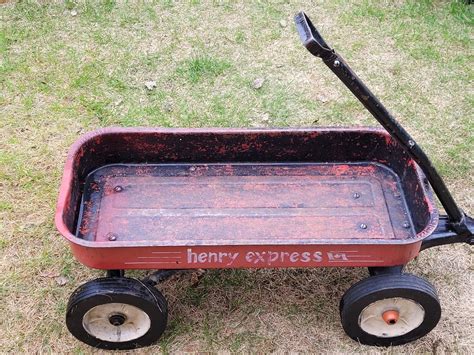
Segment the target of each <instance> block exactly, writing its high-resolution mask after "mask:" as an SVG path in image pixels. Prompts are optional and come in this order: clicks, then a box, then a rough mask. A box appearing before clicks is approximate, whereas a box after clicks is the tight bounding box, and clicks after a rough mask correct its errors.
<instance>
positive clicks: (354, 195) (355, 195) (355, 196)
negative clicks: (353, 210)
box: [352, 192, 360, 199]
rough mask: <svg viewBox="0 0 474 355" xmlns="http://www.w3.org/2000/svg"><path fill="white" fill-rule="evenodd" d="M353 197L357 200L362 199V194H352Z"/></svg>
mask: <svg viewBox="0 0 474 355" xmlns="http://www.w3.org/2000/svg"><path fill="white" fill-rule="evenodd" d="M352 197H353V198H355V199H358V198H359V197H360V193H358V192H354V193H353V194H352Z"/></svg>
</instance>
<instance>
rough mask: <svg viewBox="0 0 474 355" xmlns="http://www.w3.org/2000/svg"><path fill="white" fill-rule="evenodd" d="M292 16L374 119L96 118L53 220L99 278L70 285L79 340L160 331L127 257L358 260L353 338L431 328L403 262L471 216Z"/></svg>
mask: <svg viewBox="0 0 474 355" xmlns="http://www.w3.org/2000/svg"><path fill="white" fill-rule="evenodd" d="M296 25H297V28H298V31H299V34H300V36H301V39H302V41H303V43H304V45H305V46H306V48H307V49H308V50H309V51H310V52H311V53H312V54H313V55H315V56H317V57H321V58H322V60H323V61H324V63H325V64H326V65H327V66H328V67H329V68H330V69H331V70H332V71H333V72H334V73H335V74H336V75H337V76H338V77H339V79H341V80H342V81H343V82H344V84H346V86H347V87H348V88H349V89H350V90H351V91H352V93H353V94H354V95H355V96H356V97H357V98H358V99H359V100H360V101H361V102H362V104H363V105H364V106H365V107H366V108H367V109H368V110H369V111H370V112H371V113H372V114H373V115H374V117H375V118H376V119H377V120H378V121H379V122H380V123H381V124H382V126H383V127H384V128H385V130H383V129H377V128H305V129H159V128H107V129H102V130H98V131H95V132H91V133H88V134H86V135H84V136H83V137H81V138H80V139H79V140H78V141H77V142H76V143H75V144H74V145H73V146H72V148H71V150H70V153H69V156H68V159H67V162H66V166H65V169H64V175H63V179H62V184H61V190H60V195H59V202H58V206H57V213H56V225H57V228H58V230H59V231H60V232H61V234H62V235H63V236H64V237H65V238H66V239H67V240H68V241H69V243H70V246H71V248H72V251H73V253H74V256H75V257H76V258H77V259H78V260H79V261H80V262H81V263H83V264H84V265H86V266H89V267H92V268H97V269H103V270H107V277H104V278H100V279H96V280H92V281H90V282H88V283H86V284H84V285H82V286H80V287H79V288H78V289H77V290H76V291H75V292H74V293H73V294H72V296H71V298H70V300H69V304H68V307H67V316H66V322H67V326H68V328H69V330H70V331H71V333H72V334H73V335H74V336H75V337H77V338H78V339H80V340H82V341H83V342H85V343H87V344H90V345H92V346H96V347H99V348H107V349H128V348H134V347H140V346H145V345H148V344H151V343H153V342H154V341H156V340H157V339H159V337H160V335H161V334H162V333H163V331H164V329H165V327H166V322H167V303H166V300H165V298H164V297H163V295H162V294H161V293H160V292H159V291H158V290H157V289H156V288H155V287H154V285H153V284H151V283H149V282H146V281H144V280H137V279H132V278H127V277H125V276H124V271H125V270H127V269H159V270H182V269H196V268H199V269H201V268H204V269H207V268H279V267H322V266H351V267H353V266H357V267H368V268H369V271H370V275H371V276H370V277H368V278H366V279H364V280H362V281H360V282H358V283H356V284H355V285H354V286H352V287H351V288H350V289H349V290H348V291H347V292H346V294H345V295H344V296H343V298H342V300H341V303H340V314H341V321H342V326H343V328H344V330H345V331H346V333H347V334H348V335H349V336H350V337H352V338H354V339H356V340H358V341H360V342H361V343H363V344H371V345H383V346H388V345H397V344H403V343H406V342H409V341H412V340H415V339H417V338H419V337H421V336H423V335H425V334H427V333H428V332H429V331H430V330H431V329H432V328H433V327H435V326H436V324H437V323H438V320H439V318H440V313H441V307H440V304H439V301H438V298H437V295H436V291H435V289H434V287H433V286H432V285H431V284H430V283H429V282H427V281H426V280H423V279H421V278H419V277H416V276H413V275H409V274H405V273H403V272H402V269H403V266H404V265H405V264H407V263H408V262H409V261H410V260H412V259H413V258H414V257H416V256H417V255H418V253H419V252H420V251H421V250H423V249H426V248H429V247H432V246H436V245H441V244H449V243H457V242H466V243H469V244H472V243H473V231H474V222H473V219H472V218H470V217H468V216H467V215H466V214H465V213H463V211H462V210H461V209H459V207H458V206H457V205H456V203H455V201H454V200H453V198H452V197H451V194H450V193H449V191H448V189H447V187H446V186H445V184H444V183H443V180H442V179H441V177H440V175H439V174H438V173H437V172H436V170H435V169H434V167H433V166H432V164H431V163H430V161H429V159H428V158H427V156H426V155H425V154H424V152H423V151H422V149H421V148H420V147H419V146H418V145H417V144H416V143H415V141H414V140H413V139H412V138H411V137H410V136H409V135H408V133H407V132H406V131H405V130H404V129H403V128H402V127H401V126H400V125H399V124H398V123H397V122H396V121H395V119H394V118H393V117H392V116H391V115H390V114H389V112H388V111H387V110H386V109H385V108H384V106H383V105H382V104H381V103H380V102H379V101H378V99H377V98H376V97H375V96H374V95H373V94H372V93H371V92H370V91H369V89H368V88H367V87H366V86H365V85H364V84H363V83H362V82H361V81H360V79H359V78H358V77H357V76H356V75H355V74H354V72H353V71H352V70H351V69H350V68H349V67H348V65H347V64H346V63H345V61H344V60H343V59H342V58H341V57H340V56H339V55H338V54H337V53H336V52H334V50H332V49H330V47H329V46H328V45H327V44H326V43H325V42H324V40H323V39H322V38H321V36H320V35H319V33H318V32H317V31H316V29H315V28H314V26H313V25H312V23H311V22H310V20H309V19H308V17H307V16H306V15H305V14H304V13H299V14H298V15H297V16H296ZM432 189H433V190H434V192H435V194H436V195H437V196H438V198H439V201H440V202H441V204H442V205H443V207H444V209H445V211H446V213H447V215H442V216H440V215H439V214H438V210H437V207H436V204H435V201H434V198H433V194H432Z"/></svg>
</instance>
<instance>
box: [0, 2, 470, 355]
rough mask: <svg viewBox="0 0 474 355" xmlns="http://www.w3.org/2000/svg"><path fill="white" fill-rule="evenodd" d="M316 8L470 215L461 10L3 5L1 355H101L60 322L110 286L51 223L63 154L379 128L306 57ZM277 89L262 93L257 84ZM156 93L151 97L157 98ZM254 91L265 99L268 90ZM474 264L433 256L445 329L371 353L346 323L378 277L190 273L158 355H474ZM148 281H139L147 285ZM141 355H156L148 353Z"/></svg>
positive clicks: (429, 260)
mask: <svg viewBox="0 0 474 355" xmlns="http://www.w3.org/2000/svg"><path fill="white" fill-rule="evenodd" d="M300 9H304V10H306V11H307V12H308V13H309V15H310V16H312V18H313V20H314V22H315V23H316V24H317V25H318V27H319V28H320V30H321V32H322V33H323V34H324V35H325V37H327V40H328V42H329V43H331V44H333V46H334V47H335V48H337V49H338V50H339V52H340V53H341V54H343V56H345V58H346V59H347V60H348V62H349V63H351V64H352V66H353V68H354V69H355V70H356V72H358V73H359V75H360V76H361V77H362V78H363V79H364V80H366V81H367V83H369V86H370V87H372V88H373V90H374V91H375V92H376V93H377V94H378V95H379V96H380V98H381V99H382V101H383V102H385V103H386V104H387V106H389V107H390V108H391V110H392V112H393V113H395V114H396V116H397V117H399V119H400V121H401V122H402V123H403V124H404V125H405V126H406V128H407V129H408V130H409V131H410V132H412V133H413V135H414V137H415V138H416V139H417V140H418V141H419V142H420V143H421V144H422V145H423V147H424V148H426V150H427V152H428V153H429V154H430V156H431V157H432V158H433V160H434V162H435V164H436V165H437V166H438V167H439V168H440V171H441V172H442V173H443V175H444V176H445V177H446V180H447V183H448V185H449V186H450V188H451V189H452V191H453V192H454V194H455V196H456V198H457V199H458V200H459V202H460V203H461V204H462V206H463V207H464V208H465V209H466V210H467V211H469V212H470V213H471V214H472V213H474V209H473V207H474V206H473V200H472V196H473V193H474V191H473V178H472V176H473V157H474V154H473V144H474V143H473V139H474V133H473V131H474V121H473V120H472V116H473V106H474V95H473V87H472V82H473V79H474V72H473V69H472V68H473V67H472V61H473V55H472V53H473V41H472V36H473V31H472V25H473V9H472V5H471V8H469V5H464V4H463V3H461V2H457V1H451V2H449V1H428V0H424V1H408V2H405V1H394V2H392V1H381V2H377V1H373V2H371V1H354V2H348V1H324V2H323V1H298V2H297V1H275V2H266V1H254V2H251V3H250V2H234V1H225V0H223V1H199V0H193V1H186V2H184V1H183V2H173V1H155V2H146V4H142V3H140V5H138V4H133V3H131V2H130V3H128V4H123V3H119V2H117V3H115V2H114V1H102V2H101V3H100V5H98V4H96V2H92V1H90V2H78V3H76V2H75V1H71V0H67V1H65V2H57V3H53V4H50V5H48V6H43V5H38V3H35V2H32V3H29V2H21V3H18V4H16V5H14V4H7V5H1V6H0V26H1V27H0V55H1V57H0V107H1V111H0V115H1V116H0V248H1V249H0V250H1V252H0V253H1V259H0V298H1V300H2V301H1V302H0V329H1V331H0V333H1V336H0V339H1V340H0V352H8V351H10V352H18V351H24V352H33V351H44V352H55V353H56V352H75V353H89V352H91V351H92V349H91V348H89V347H87V346H85V345H82V344H81V343H79V342H78V341H76V340H75V339H73V338H72V337H71V336H70V335H69V333H68V332H67V330H66V328H65V325H64V312H65V306H66V302H67V299H68V297H69V294H70V293H71V292H72V290H73V289H74V288H76V287H77V286H78V285H79V284H81V283H82V282H85V281H86V280H90V279H92V278H94V277H97V276H99V275H101V274H102V273H100V272H98V271H93V270H89V269H86V268H85V267H83V266H81V265H80V264H78V263H77V262H75V261H74V260H73V258H72V256H71V253H70V252H69V249H68V246H67V245H66V243H65V242H64V240H63V239H62V238H61V237H60V236H59V235H58V233H57V232H56V230H55V227H54V225H53V211H54V208H55V202H56V197H57V191H58V185H59V181H60V177H61V170H62V166H63V163H64V161H65V156H66V152H67V149H68V147H69V146H70V144H71V143H72V142H73V141H74V140H75V139H76V138H77V137H78V136H79V135H80V134H81V133H83V132H86V131H89V130H92V129H95V128H98V127H104V126H110V125H121V126H138V125H140V126H166V127H168V126H169V127H206V126H220V127H260V126H263V127H270V126H323V125H375V124H376V122H375V121H374V120H373V119H372V118H371V117H370V116H369V114H367V113H366V112H365V111H364V110H363V109H362V108H361V105H360V104H359V103H358V102H357V101H356V100H355V99H354V98H353V97H352V96H351V95H350V94H349V92H348V90H347V89H345V88H344V87H343V86H342V84H340V83H339V82H337V81H336V80H335V78H334V77H333V75H332V73H330V72H329V71H328V70H327V68H326V67H325V66H324V65H323V64H322V63H320V62H319V61H315V60H313V58H312V57H310V55H309V54H308V53H307V52H306V51H305V50H304V49H303V48H302V46H301V44H300V43H299V40H298V37H297V34H296V31H295V29H294V26H293V24H292V16H293V14H294V13H295V12H296V11H298V10H300ZM257 79H264V82H263V86H262V87H261V88H259V89H256V88H255V85H254V81H255V80H257ZM147 81H155V82H156V87H154V83H148V86H149V87H150V88H151V89H152V90H148V89H147V88H146V87H145V83H146V82H147ZM257 86H258V85H257ZM472 266H473V264H472V250H471V249H470V248H469V247H467V246H464V245H458V246H447V247H442V248H438V249H433V250H429V251H427V252H424V253H423V254H422V255H421V256H420V257H419V258H418V259H417V260H415V261H413V262H412V263H411V264H410V265H409V266H408V270H409V271H410V272H413V273H415V274H417V275H420V276H424V277H426V278H428V279H429V280H431V281H432V282H433V283H434V285H435V286H436V287H437V288H438V290H439V294H440V299H441V302H442V304H443V307H444V313H443V315H442V319H441V321H440V323H439V325H438V326H437V328H436V329H435V330H434V331H433V332H431V334H429V335H428V336H426V337H425V338H423V339H421V340H419V341H417V342H415V343H413V344H410V345H406V346H402V347H398V348H396V349H388V350H383V349H376V348H368V347H364V346H361V345H358V344H357V343H356V342H354V341H352V340H350V339H349V338H347V337H346V336H345V335H344V333H343V331H342V329H341V326H340V324H339V319H338V318H339V316H338V311H337V309H338V307H337V305H338V302H339V298H340V297H341V295H342V294H343V292H344V291H345V290H346V289H347V288H348V287H349V286H350V285H351V284H352V283H354V282H355V281H357V280H359V279H361V278H363V277H364V276H365V275H366V271H365V270H362V269H361V270H358V269H357V270H356V269H316V270H260V271H254V270H249V271H247V270H228V271H211V272H209V273H208V274H206V275H205V276H204V278H203V279H202V280H201V281H200V283H198V284H195V278H196V275H193V274H189V275H184V276H179V277H178V278H175V279H172V280H170V281H168V282H166V283H165V284H164V285H163V287H162V290H163V292H164V294H165V295H166V296H167V297H168V299H169V303H170V308H171V313H170V324H169V328H168V331H167V332H166V333H165V336H164V338H163V340H162V342H161V343H160V344H158V345H156V346H155V347H153V348H148V349H146V351H150V350H153V351H164V352H169V351H171V352H174V351H235V352H240V351H257V352H271V351H280V352H281V351H306V352H308V351H314V352H366V351H370V352H372V353H378V352H382V353H392V352H405V353H412V352H417V353H427V352H432V351H433V352H436V353H438V352H443V351H446V352H459V353H469V352H470V353H472V351H473V347H474V338H473V337H472V333H473V330H474V326H473V325H472V313H473V311H474V309H473V306H472V290H473V289H474V280H473V273H472ZM135 274H136V275H142V274H143V273H138V272H137V273H135ZM142 352H144V350H142Z"/></svg>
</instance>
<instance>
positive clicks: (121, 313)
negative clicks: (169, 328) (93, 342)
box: [82, 303, 151, 343]
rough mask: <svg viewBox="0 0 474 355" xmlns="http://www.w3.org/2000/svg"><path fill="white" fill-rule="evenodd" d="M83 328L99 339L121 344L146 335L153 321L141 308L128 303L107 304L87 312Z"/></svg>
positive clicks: (83, 319) (83, 320)
mask: <svg viewBox="0 0 474 355" xmlns="http://www.w3.org/2000/svg"><path fill="white" fill-rule="evenodd" d="M82 326H83V327H84V329H85V330H86V331H87V332H88V333H89V334H90V335H92V336H93V337H95V338H97V339H100V340H104V341H110V342H114V343H119V342H125V341H130V340H134V339H137V338H140V337H141V336H143V335H145V334H146V332H148V330H149V329H150V326H151V321H150V317H148V314H146V313H145V312H144V311H142V310H141V309H140V308H137V307H135V306H132V305H129V304H126V303H106V304H101V305H98V306H95V307H94V308H91V309H90V310H89V311H87V313H86V314H85V315H84V317H83V318H82Z"/></svg>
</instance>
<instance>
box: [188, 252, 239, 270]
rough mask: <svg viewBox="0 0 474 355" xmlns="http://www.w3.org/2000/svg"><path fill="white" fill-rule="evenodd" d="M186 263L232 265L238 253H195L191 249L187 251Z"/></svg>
mask: <svg viewBox="0 0 474 355" xmlns="http://www.w3.org/2000/svg"><path fill="white" fill-rule="evenodd" d="M186 255H187V261H188V264H205V263H216V264H225V265H226V266H228V265H232V264H233V263H234V262H235V260H237V258H238V257H239V253H238V252H236V253H231V252H228V253H225V252H201V253H196V252H194V251H193V250H192V249H191V248H188V249H187V254H186Z"/></svg>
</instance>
